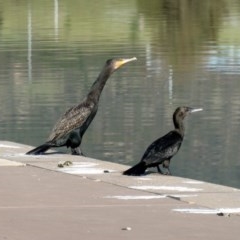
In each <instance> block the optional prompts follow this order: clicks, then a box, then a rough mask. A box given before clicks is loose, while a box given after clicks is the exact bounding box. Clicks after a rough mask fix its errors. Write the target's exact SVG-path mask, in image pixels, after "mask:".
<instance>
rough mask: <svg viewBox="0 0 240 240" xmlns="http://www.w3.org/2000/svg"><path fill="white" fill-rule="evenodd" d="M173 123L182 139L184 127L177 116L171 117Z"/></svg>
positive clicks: (181, 120)
mask: <svg viewBox="0 0 240 240" xmlns="http://www.w3.org/2000/svg"><path fill="white" fill-rule="evenodd" d="M173 123H174V127H175V130H176V131H178V132H179V133H180V134H181V135H182V137H184V130H185V129H184V125H183V119H182V118H181V117H179V116H173Z"/></svg>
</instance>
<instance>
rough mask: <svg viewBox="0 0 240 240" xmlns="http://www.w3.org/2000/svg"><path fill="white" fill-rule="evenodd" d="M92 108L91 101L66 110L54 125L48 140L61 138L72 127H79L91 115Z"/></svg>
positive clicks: (71, 129)
mask: <svg viewBox="0 0 240 240" xmlns="http://www.w3.org/2000/svg"><path fill="white" fill-rule="evenodd" d="M93 108H94V104H93V103H91V102H87V103H86V102H83V103H81V104H80V105H78V106H75V107H72V108H70V109H69V110H67V111H66V113H65V114H64V115H63V116H62V117H61V118H60V119H59V120H58V122H57V123H56V125H55V126H54V128H53V130H52V133H51V134H50V136H49V138H48V141H54V140H56V139H59V138H62V137H64V136H65V135H67V134H69V133H70V132H71V131H73V130H74V129H76V128H79V127H81V126H82V124H83V123H84V122H85V121H86V119H87V118H88V117H89V116H90V115H91V113H92V110H93Z"/></svg>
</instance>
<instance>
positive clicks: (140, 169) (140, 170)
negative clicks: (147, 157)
mask: <svg viewBox="0 0 240 240" xmlns="http://www.w3.org/2000/svg"><path fill="white" fill-rule="evenodd" d="M146 169H147V167H146V163H145V162H139V163H138V164H136V165H134V166H133V167H131V168H129V169H128V170H126V171H124V172H123V175H129V176H140V175H142V174H144V173H145V170H146Z"/></svg>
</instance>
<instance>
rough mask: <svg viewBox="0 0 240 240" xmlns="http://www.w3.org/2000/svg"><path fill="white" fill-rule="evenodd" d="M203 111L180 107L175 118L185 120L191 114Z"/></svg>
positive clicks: (174, 115) (175, 113)
mask: <svg viewBox="0 0 240 240" xmlns="http://www.w3.org/2000/svg"><path fill="white" fill-rule="evenodd" d="M202 110H203V109H202V108H191V107H178V108H177V109H176V110H175V112H174V114H173V118H175V119H176V118H181V119H184V118H185V117H186V116H187V115H188V114H189V113H193V112H199V111H202Z"/></svg>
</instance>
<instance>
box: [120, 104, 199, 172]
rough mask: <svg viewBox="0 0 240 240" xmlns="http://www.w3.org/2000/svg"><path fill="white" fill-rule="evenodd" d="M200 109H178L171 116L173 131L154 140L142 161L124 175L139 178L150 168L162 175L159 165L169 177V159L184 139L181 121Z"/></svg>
mask: <svg viewBox="0 0 240 240" xmlns="http://www.w3.org/2000/svg"><path fill="white" fill-rule="evenodd" d="M201 110H202V109H201V108H190V107H178V108H177V109H176V110H175V112H174V114H173V124H174V127H175V129H174V130H172V131H170V132H169V133H167V134H166V135H164V136H163V137H161V138H158V139H157V140H155V141H154V142H153V143H152V144H150V146H148V148H147V149H146V151H145V153H144V154H143V156H142V159H141V161H140V162H139V163H137V164H136V165H135V166H133V167H131V168H130V169H128V170H126V171H124V172H123V174H124V175H132V176H139V175H142V174H144V173H145V170H146V169H147V168H150V167H157V170H158V172H159V173H161V174H163V172H162V171H161V169H160V167H159V165H161V164H162V165H163V167H164V168H166V169H167V171H166V173H165V174H167V175H171V172H170V170H169V165H170V160H171V158H172V157H173V156H174V155H175V154H176V153H177V152H178V150H179V148H180V147H181V144H182V141H183V137H184V125H183V119H184V118H185V117H186V116H187V115H188V114H189V113H192V112H197V111H201Z"/></svg>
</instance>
